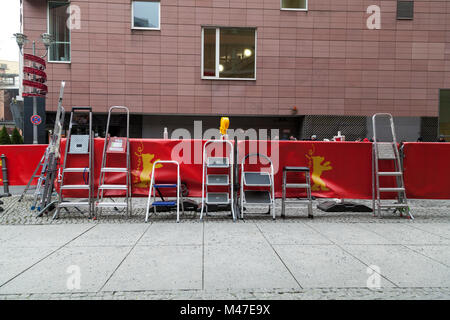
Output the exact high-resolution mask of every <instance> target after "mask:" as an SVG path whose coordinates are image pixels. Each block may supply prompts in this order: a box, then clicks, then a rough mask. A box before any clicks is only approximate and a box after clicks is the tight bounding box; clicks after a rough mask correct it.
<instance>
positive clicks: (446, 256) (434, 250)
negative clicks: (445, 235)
mask: <svg viewBox="0 0 450 320" xmlns="http://www.w3.org/2000/svg"><path fill="white" fill-rule="evenodd" d="M407 247H408V248H410V249H412V250H415V251H417V252H420V253H421V254H423V255H425V256H427V257H429V258H431V259H434V260H436V261H439V262H441V263H443V264H445V265H446V266H447V267H450V245H441V246H436V245H428V246H418V245H410V246H407Z"/></svg>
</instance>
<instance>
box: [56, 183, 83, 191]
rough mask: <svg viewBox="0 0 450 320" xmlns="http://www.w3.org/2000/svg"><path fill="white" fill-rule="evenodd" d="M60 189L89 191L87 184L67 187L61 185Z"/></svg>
mask: <svg viewBox="0 0 450 320" xmlns="http://www.w3.org/2000/svg"><path fill="white" fill-rule="evenodd" d="M61 189H63V190H77V189H80V190H89V185H88V184H67V185H63V186H61Z"/></svg>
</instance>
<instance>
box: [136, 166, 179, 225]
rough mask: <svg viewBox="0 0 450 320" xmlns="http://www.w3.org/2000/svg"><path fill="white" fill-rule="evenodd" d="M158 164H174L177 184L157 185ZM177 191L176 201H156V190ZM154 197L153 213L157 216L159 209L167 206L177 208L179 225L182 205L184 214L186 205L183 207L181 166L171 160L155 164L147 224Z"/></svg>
mask: <svg viewBox="0 0 450 320" xmlns="http://www.w3.org/2000/svg"><path fill="white" fill-rule="evenodd" d="M158 164H174V165H176V167H177V182H176V183H168V184H157V183H156V178H155V169H156V168H157V165H158ZM163 188H165V189H176V197H177V200H176V201H156V190H159V189H163ZM152 197H153V202H152V204H151V205H152V206H153V212H154V213H155V214H156V212H157V211H156V208H157V207H166V206H175V205H176V207H177V223H178V222H180V205H181V210H182V212H183V214H184V205H183V194H182V193H181V179H180V164H179V163H178V162H177V161H170V160H157V161H155V162H154V163H153V168H152V177H151V179H150V188H149V191H148V199H147V208H146V214H145V222H148V218H149V215H150V202H151V199H152Z"/></svg>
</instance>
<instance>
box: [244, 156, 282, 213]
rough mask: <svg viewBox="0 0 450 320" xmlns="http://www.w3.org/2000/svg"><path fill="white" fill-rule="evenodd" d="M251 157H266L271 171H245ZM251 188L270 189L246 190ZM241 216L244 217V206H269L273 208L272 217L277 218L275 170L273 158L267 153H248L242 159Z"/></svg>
mask: <svg viewBox="0 0 450 320" xmlns="http://www.w3.org/2000/svg"><path fill="white" fill-rule="evenodd" d="M251 157H256V158H258V159H261V158H264V159H266V160H267V161H268V163H269V164H270V173H269V172H265V171H262V170H260V171H245V167H244V164H245V160H246V159H249V158H251ZM246 187H250V188H252V187H253V188H255V187H258V188H269V190H244V189H246ZM240 197H241V199H240V200H241V201H240V202H241V208H240V211H241V218H242V219H244V207H249V206H251V207H262V206H269V212H270V209H271V210H272V218H273V219H274V220H275V219H276V212H275V188H274V172H273V163H272V160H270V158H269V157H268V156H266V155H263V154H259V153H250V154H247V155H246V156H245V157H244V158H243V159H242V161H241V192H240Z"/></svg>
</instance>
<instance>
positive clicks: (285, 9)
mask: <svg viewBox="0 0 450 320" xmlns="http://www.w3.org/2000/svg"><path fill="white" fill-rule="evenodd" d="M280 10H282V11H308V8H306V9H294V8H281V9H280Z"/></svg>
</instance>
